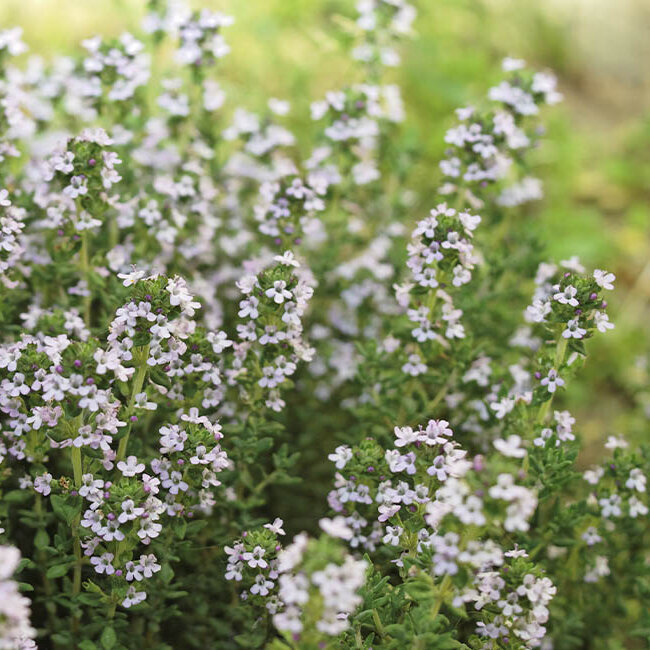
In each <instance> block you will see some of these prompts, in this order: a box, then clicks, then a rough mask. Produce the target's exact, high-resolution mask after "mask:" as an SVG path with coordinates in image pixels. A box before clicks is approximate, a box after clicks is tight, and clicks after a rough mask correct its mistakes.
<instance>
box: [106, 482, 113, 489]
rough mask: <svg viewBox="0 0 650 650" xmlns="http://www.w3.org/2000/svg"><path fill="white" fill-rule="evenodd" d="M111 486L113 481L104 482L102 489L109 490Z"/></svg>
mask: <svg viewBox="0 0 650 650" xmlns="http://www.w3.org/2000/svg"><path fill="white" fill-rule="evenodd" d="M112 485H113V481H106V483H104V487H105V488H109V487H111V486H112Z"/></svg>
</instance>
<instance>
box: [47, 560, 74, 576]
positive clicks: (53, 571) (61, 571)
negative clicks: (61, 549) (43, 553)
mask: <svg viewBox="0 0 650 650" xmlns="http://www.w3.org/2000/svg"><path fill="white" fill-rule="evenodd" d="M69 569H70V563H69V562H66V563H65V564H55V565H54V566H51V567H50V568H49V569H48V570H47V573H46V574H45V577H46V578H61V577H63V576H64V575H65V574H66V573H68V571H69Z"/></svg>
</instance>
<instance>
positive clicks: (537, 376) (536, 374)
mask: <svg viewBox="0 0 650 650" xmlns="http://www.w3.org/2000/svg"><path fill="white" fill-rule="evenodd" d="M541 378H542V373H541V372H539V370H538V371H537V372H536V373H535V379H541Z"/></svg>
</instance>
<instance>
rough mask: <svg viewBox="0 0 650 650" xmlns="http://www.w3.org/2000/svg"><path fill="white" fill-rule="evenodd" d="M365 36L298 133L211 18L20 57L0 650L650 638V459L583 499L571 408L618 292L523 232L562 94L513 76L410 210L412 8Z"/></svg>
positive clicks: (168, 15) (11, 127)
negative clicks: (239, 73)
mask: <svg viewBox="0 0 650 650" xmlns="http://www.w3.org/2000/svg"><path fill="white" fill-rule="evenodd" d="M348 9H349V15H347V16H344V17H339V19H338V20H337V21H332V30H340V33H339V34H338V37H339V38H340V39H341V41H342V42H343V43H345V45H346V47H347V48H348V50H349V56H350V61H351V66H352V67H351V70H352V72H350V78H349V80H347V81H346V83H344V84H342V85H341V86H340V87H336V88H332V89H331V90H330V91H329V92H326V93H325V94H324V96H322V97H321V96H319V97H314V98H311V99H312V100H313V101H312V102H311V107H310V114H309V116H296V115H295V109H293V108H292V103H291V101H290V100H291V98H288V99H287V98H274V97H272V98H269V100H268V104H267V105H266V107H265V108H264V109H263V110H262V111H258V112H253V111H252V110H251V108H249V107H247V106H233V105H231V104H230V103H229V99H228V91H227V88H226V87H225V85H224V84H222V83H220V76H219V70H220V66H221V65H222V59H223V58H224V57H227V55H228V54H229V51H230V47H231V44H230V43H229V40H228V29H229V27H230V26H231V24H232V22H233V18H231V17H230V16H227V15H224V14H221V13H218V12H215V11H212V10H209V9H190V8H187V7H185V5H184V4H183V3H181V2H169V3H165V2H158V1H153V2H150V3H149V8H148V13H147V16H146V18H145V20H144V22H143V25H142V27H141V30H140V31H139V32H138V33H137V34H130V33H125V34H123V35H121V36H120V37H119V38H117V39H113V38H104V37H102V36H101V35H100V36H92V35H89V38H88V39H87V40H85V41H84V42H83V43H81V44H80V47H79V49H78V51H77V54H76V55H75V56H71V57H69V56H65V57H63V56H61V57H56V58H54V59H53V60H51V61H50V60H48V61H41V60H36V59H29V58H27V53H26V46H25V44H24V43H23V41H22V38H21V36H22V34H21V30H20V28H10V29H5V30H3V31H1V32H0V109H1V112H0V178H1V179H2V183H1V188H0V223H1V226H2V228H1V230H0V281H1V282H2V293H1V294H0V318H1V319H2V341H1V343H0V414H1V419H0V422H1V425H0V426H1V428H0V436H1V437H0V459H1V464H0V491H1V492H0V525H1V528H2V530H1V531H0V542H1V543H2V546H1V547H0V581H1V582H0V647H1V648H8V649H9V648H10V649H13V648H33V647H37V646H38V647H41V648H80V649H82V650H92V649H93V648H103V649H105V650H111V649H113V648H115V649H119V648H160V649H163V648H237V647H243V648H263V647H268V648H273V649H275V650H279V649H280V648H306V649H312V648H313V649H317V648H386V649H389V648H394V649H397V648H439V649H441V650H442V649H447V648H449V649H451V648H476V649H478V648H485V649H497V648H512V649H521V648H544V649H546V650H549V649H551V648H558V649H567V650H568V649H572V648H603V649H604V648H608V649H613V648H623V647H631V648H635V647H645V646H644V644H647V641H648V638H649V637H650V616H649V615H648V608H647V603H648V597H649V596H650V567H649V562H648V550H647V545H648V541H649V537H650V535H649V527H648V518H647V516H648V497H647V491H646V482H647V479H646V477H647V475H648V471H649V469H650V448H649V447H648V446H647V445H646V446H643V445H642V446H639V447H637V446H636V445H633V444H631V443H630V442H629V441H628V440H627V439H626V435H625V433H623V434H621V435H618V434H617V435H612V436H611V437H610V438H609V439H608V441H607V443H606V445H605V449H604V450H603V452H602V454H601V457H600V462H599V464H598V465H597V466H594V467H592V468H590V469H588V470H586V471H579V470H578V466H577V462H576V461H577V456H578V453H579V448H580V422H579V421H576V418H574V417H573V416H572V414H571V413H570V412H569V411H568V410H566V409H565V408H563V406H562V404H561V399H562V394H563V393H564V392H566V391H569V390H571V387H572V385H575V384H576V383H577V382H579V381H580V371H581V368H582V366H583V364H584V361H585V358H586V356H587V353H588V351H589V348H590V346H591V344H592V342H591V340H590V339H592V338H599V337H606V336H607V335H608V332H610V330H612V329H613V328H614V327H615V322H614V319H613V318H612V320H610V315H609V314H608V312H607V307H608V295H609V293H610V292H612V291H613V290H614V284H615V282H616V277H615V275H614V274H613V273H611V272H608V271H607V270H603V269H586V268H585V266H584V265H583V264H582V263H581V262H580V260H579V259H578V258H577V257H571V258H569V259H564V260H563V259H559V260H553V259H547V257H546V254H545V250H544V243H543V242H540V241H539V239H538V238H537V236H536V235H535V234H534V233H532V232H531V229H530V227H529V219H530V214H531V212H530V210H531V207H530V206H531V205H532V204H534V202H537V201H540V200H543V184H542V181H541V180H540V179H539V178H537V177H536V176H535V168H534V165H533V164H532V162H531V160H532V159H531V156H530V154H531V152H532V151H533V150H535V149H537V148H539V147H543V146H544V119H545V116H546V115H547V113H548V112H549V111H553V106H554V105H555V104H558V103H559V102H561V101H562V94H561V92H560V90H559V89H558V87H557V86H558V85H557V82H556V79H555V77H554V75H553V74H552V73H551V72H550V71H548V70H535V69H532V67H529V66H527V64H526V63H525V62H524V61H522V60H520V59H517V58H506V59H505V60H503V62H502V63H501V68H502V80H501V81H500V82H499V83H497V84H495V85H491V86H486V87H485V88H484V93H483V95H482V96H477V97H476V98H475V101H473V102H472V104H471V105H468V106H462V107H459V108H458V110H457V111H456V112H455V114H453V115H449V117H448V129H447V131H446V135H445V136H444V140H445V150H444V151H445V153H444V157H443V158H442V159H441V160H440V161H439V167H438V168H437V169H431V170H430V182H429V183H428V188H427V196H428V208H427V209H426V210H425V211H422V212H421V211H420V210H419V208H418V209H416V208H414V206H415V205H416V203H419V202H416V201H415V198H414V193H413V191H412V190H411V188H410V185H409V182H410V178H411V174H412V172H413V169H414V167H415V165H418V164H420V162H419V156H420V149H419V147H418V143H417V142H413V141H412V140H410V139H409V138H408V137H407V136H406V135H405V130H404V128H405V127H404V125H405V123H406V122H407V120H408V106H407V105H406V104H405V102H404V101H403V100H402V98H401V93H400V88H399V86H398V85H397V84H396V83H394V79H393V78H392V77H391V70H392V69H393V68H395V67H397V66H399V65H400V57H401V49H400V47H401V43H402V42H403V41H404V40H405V39H408V38H410V37H411V36H412V34H413V33H414V31H416V30H417V11H416V9H415V7H414V6H412V5H411V4H409V3H407V2H405V1H403V0H361V1H360V2H358V3H356V5H354V6H353V5H352V4H351V5H350V7H349V8H348ZM233 46H235V47H236V44H233ZM496 65H498V62H495V66H496ZM432 92H435V89H433V90H432ZM294 119H296V120H304V119H309V120H310V121H311V128H310V129H309V130H308V131H304V130H301V137H300V138H298V137H297V136H296V134H294V132H293V130H292V123H293V122H292V121H293V120H294ZM641 351H642V350H641ZM637 437H638V436H637V435H636V434H635V435H634V436H632V438H637Z"/></svg>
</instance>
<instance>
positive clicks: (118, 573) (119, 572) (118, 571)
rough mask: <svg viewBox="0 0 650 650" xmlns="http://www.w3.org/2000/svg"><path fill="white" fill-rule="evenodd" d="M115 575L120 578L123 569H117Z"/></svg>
mask: <svg viewBox="0 0 650 650" xmlns="http://www.w3.org/2000/svg"><path fill="white" fill-rule="evenodd" d="M115 575H116V576H117V577H118V578H119V577H120V576H121V575H122V569H117V570H116V571H115Z"/></svg>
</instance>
